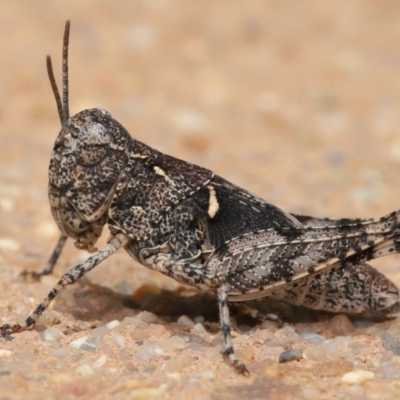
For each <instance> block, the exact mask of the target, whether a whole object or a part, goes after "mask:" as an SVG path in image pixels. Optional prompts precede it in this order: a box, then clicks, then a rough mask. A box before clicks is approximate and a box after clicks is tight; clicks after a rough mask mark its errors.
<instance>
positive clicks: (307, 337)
mask: <svg viewBox="0 0 400 400" xmlns="http://www.w3.org/2000/svg"><path fill="white" fill-rule="evenodd" d="M299 336H300V337H301V338H302V339H303V340H304V341H305V342H308V343H312V344H321V343H322V342H324V341H325V340H326V338H325V337H324V336H322V335H319V334H318V333H310V332H304V333H299Z"/></svg>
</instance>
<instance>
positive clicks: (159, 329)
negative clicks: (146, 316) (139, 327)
mask: <svg viewBox="0 0 400 400" xmlns="http://www.w3.org/2000/svg"><path fill="white" fill-rule="evenodd" d="M147 329H148V333H149V336H151V337H156V338H160V337H161V336H162V335H164V333H165V332H166V331H167V330H166V329H165V326H163V325H159V324H150V325H149V326H148V328H147Z"/></svg>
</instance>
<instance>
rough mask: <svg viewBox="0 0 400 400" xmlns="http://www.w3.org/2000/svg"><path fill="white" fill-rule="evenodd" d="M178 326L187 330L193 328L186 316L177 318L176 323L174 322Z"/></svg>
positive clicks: (191, 322)
mask: <svg viewBox="0 0 400 400" xmlns="http://www.w3.org/2000/svg"><path fill="white" fill-rule="evenodd" d="M176 322H177V323H178V324H179V325H183V326H184V327H187V328H189V329H192V328H193V327H194V322H193V321H192V320H191V319H190V318H189V317H187V316H186V315H182V316H180V317H179V318H178V321H176Z"/></svg>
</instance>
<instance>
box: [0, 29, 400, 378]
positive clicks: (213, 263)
mask: <svg viewBox="0 0 400 400" xmlns="http://www.w3.org/2000/svg"><path fill="white" fill-rule="evenodd" d="M69 32H70V22H69V21H67V22H66V25H65V30H64V39H63V50H62V98H61V95H60V92H59V90H58V87H57V84H56V80H55V77H54V73H53V68H52V62H51V58H50V57H49V56H48V57H47V71H48V76H49V79H50V83H51V87H52V91H53V94H54V97H55V101H56V104H57V109H58V115H59V118H60V122H61V130H60V132H59V134H58V136H57V139H56V142H55V144H54V149H53V152H52V155H51V159H50V165H49V189H48V196H49V202H50V207H51V211H52V215H53V217H54V219H55V221H56V223H57V225H58V227H59V229H60V231H61V236H60V239H59V242H58V244H57V246H56V248H55V249H54V252H53V254H52V256H51V258H50V260H49V263H48V264H47V266H46V268H45V269H44V270H43V271H42V273H41V274H48V273H51V272H52V270H53V267H54V265H55V263H56V261H57V257H58V255H59V254H60V252H61V251H62V248H63V246H64V244H65V241H66V239H67V237H71V238H72V239H74V240H75V246H76V247H77V248H78V249H85V250H87V251H89V252H91V253H93V255H91V256H90V257H88V258H87V259H86V261H84V262H83V263H81V264H79V265H77V266H75V267H73V268H72V269H70V270H69V271H68V272H67V273H65V274H64V275H63V276H62V277H61V279H60V280H59V281H58V283H57V284H56V285H55V286H54V288H53V289H52V290H51V291H50V293H49V294H48V296H47V297H46V298H45V299H44V300H43V301H42V302H41V303H40V304H39V305H38V306H37V307H36V308H35V310H34V311H33V312H32V313H31V314H30V315H29V316H28V317H27V319H26V320H25V322H24V323H22V324H4V325H3V326H2V327H0V331H1V333H2V334H3V336H4V335H8V334H11V333H15V332H20V331H23V330H26V329H28V328H30V327H32V326H33V325H34V324H35V323H36V322H37V320H38V318H39V316H40V315H41V314H42V313H43V311H44V310H45V309H46V308H47V307H48V305H49V303H50V302H51V301H52V300H53V299H54V298H55V297H56V296H57V294H58V293H59V292H60V291H61V290H63V289H64V288H65V287H66V286H68V285H70V284H73V283H74V282H76V281H77V280H78V279H80V278H81V277H82V276H83V275H85V274H87V273H88V272H89V271H91V270H92V269H93V268H94V267H96V265H98V264H99V263H101V262H102V261H103V260H105V259H106V258H107V257H109V256H111V255H112V254H114V253H115V252H116V251H118V250H119V249H121V248H124V249H125V250H126V251H127V252H128V254H129V255H130V256H131V257H132V258H134V259H135V260H136V261H138V262H139V263H140V264H142V265H144V266H145V267H148V268H150V269H153V270H155V271H159V272H161V273H162V274H165V275H167V276H169V277H171V278H173V279H176V280H177V281H179V282H182V283H184V284H188V285H192V286H195V287H197V288H199V289H201V290H212V291H214V292H215V293H216V294H217V297H218V304H219V313H220V322H221V330H222V335H223V338H224V355H225V356H226V357H227V359H228V360H229V362H230V363H231V364H232V366H233V367H234V368H235V369H236V371H237V372H238V373H241V374H244V375H248V374H249V371H248V369H247V367H246V366H245V364H244V363H243V362H241V361H240V360H239V359H238V358H237V357H236V355H235V352H234V349H233V346H232V340H231V325H230V320H229V305H228V302H234V301H245V300H250V299H256V298H261V297H267V296H268V297H272V298H275V299H279V300H283V301H286V302H289V303H292V304H297V305H304V306H306V307H310V308H314V309H318V310H326V311H332V312H345V313H349V314H357V313H370V314H372V315H375V316H383V317H387V318H391V317H394V316H395V313H396V312H397V311H398V310H399V291H398V289H397V288H396V286H395V285H394V284H393V283H392V282H390V281H389V280H388V279H387V278H386V277H385V276H383V275H382V274H380V273H379V272H378V271H377V270H375V269H374V268H373V267H371V266H370V265H368V264H367V261H369V260H371V259H374V258H378V257H382V256H385V255H388V254H392V253H398V252H400V211H395V212H392V213H391V214H388V215H386V216H384V217H382V218H379V219H364V220H361V219H337V220H335V219H318V218H312V217H306V216H300V215H294V214H289V213H286V212H284V211H282V210H281V209H279V208H278V207H276V206H274V205H272V204H269V203H267V202H266V201H264V200H263V199H261V198H258V197H256V196H254V195H252V194H250V193H249V192H247V191H246V190H244V189H241V188H240V187H237V186H235V185H233V184H232V183H230V182H228V181H227V180H225V179H223V178H222V177H220V176H218V175H215V174H214V173H213V172H212V171H210V170H208V169H205V168H202V167H200V166H196V165H193V164H191V163H188V162H186V161H182V160H179V159H177V158H174V157H171V156H169V155H166V154H163V153H161V152H159V151H157V150H155V149H153V148H151V147H149V146H147V145H145V144H143V143H141V142H139V141H138V140H136V139H133V138H132V137H131V136H130V134H129V133H128V132H127V131H126V130H125V129H124V127H123V126H122V125H121V124H120V123H119V122H118V121H116V120H115V119H113V118H112V117H111V115H110V114H109V113H108V112H107V111H105V110H103V109H100V108H93V109H89V110H84V111H81V112H79V113H77V114H76V115H73V116H72V117H70V115H69V90H68V46H69ZM105 225H107V226H108V228H109V230H110V236H109V238H108V242H107V245H106V246H105V247H104V248H102V249H100V250H98V249H96V247H95V245H96V242H97V240H98V238H99V237H100V236H101V234H102V230H103V228H104V226H105ZM41 274H36V275H37V276H40V275H41Z"/></svg>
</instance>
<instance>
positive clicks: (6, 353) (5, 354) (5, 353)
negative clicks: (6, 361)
mask: <svg viewBox="0 0 400 400" xmlns="http://www.w3.org/2000/svg"><path fill="white" fill-rule="evenodd" d="M11 354H12V351H10V350H6V349H0V358H9V357H10V356H11Z"/></svg>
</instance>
